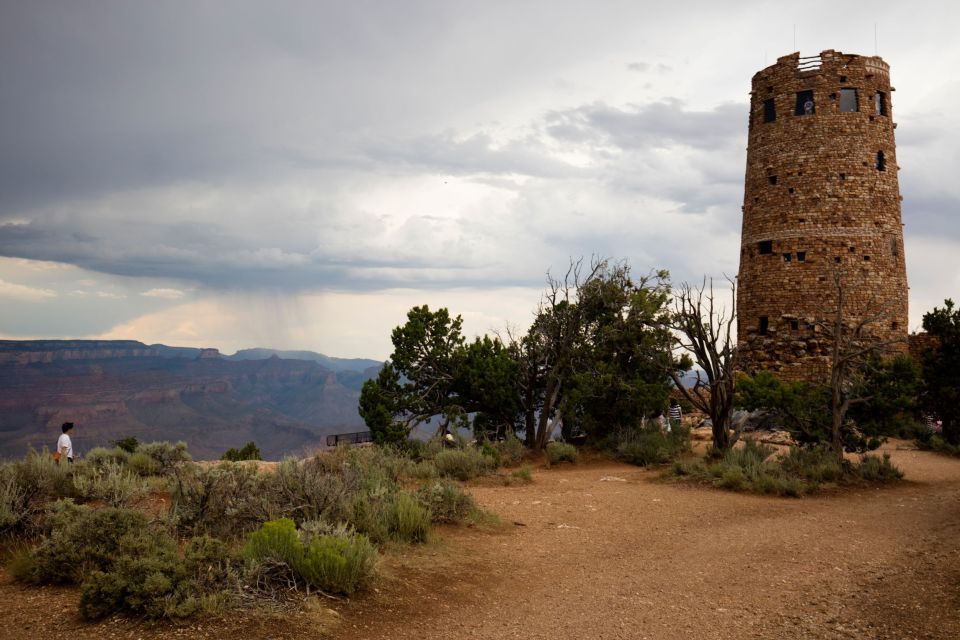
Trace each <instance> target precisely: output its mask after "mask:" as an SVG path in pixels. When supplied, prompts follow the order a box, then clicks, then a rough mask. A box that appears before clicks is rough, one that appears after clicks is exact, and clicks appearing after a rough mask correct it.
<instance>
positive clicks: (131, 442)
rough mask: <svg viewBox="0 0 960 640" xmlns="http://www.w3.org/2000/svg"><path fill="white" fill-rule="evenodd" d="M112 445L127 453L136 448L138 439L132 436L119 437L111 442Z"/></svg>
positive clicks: (138, 443)
mask: <svg viewBox="0 0 960 640" xmlns="http://www.w3.org/2000/svg"><path fill="white" fill-rule="evenodd" d="M110 444H112V445H113V446H115V447H117V448H119V449H123V450H124V451H126V452H127V453H133V452H134V451H136V450H137V447H139V446H140V441H139V440H137V439H136V438H135V437H133V436H127V437H125V438H119V439H117V440H114V441H113V442H111V443H110Z"/></svg>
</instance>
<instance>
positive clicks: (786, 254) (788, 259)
mask: <svg viewBox="0 0 960 640" xmlns="http://www.w3.org/2000/svg"><path fill="white" fill-rule="evenodd" d="M790 259H791V256H790V254H789V253H785V254H783V261H784V262H790Z"/></svg>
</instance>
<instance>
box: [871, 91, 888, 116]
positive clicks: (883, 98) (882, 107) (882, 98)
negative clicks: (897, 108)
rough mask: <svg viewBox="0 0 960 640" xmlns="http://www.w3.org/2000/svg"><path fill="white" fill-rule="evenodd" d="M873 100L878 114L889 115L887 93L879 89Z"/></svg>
mask: <svg viewBox="0 0 960 640" xmlns="http://www.w3.org/2000/svg"><path fill="white" fill-rule="evenodd" d="M873 102H874V107H875V110H876V112H877V115H878V116H885V115H887V94H885V93H884V92H883V91H877V92H876V93H875V94H874V96H873Z"/></svg>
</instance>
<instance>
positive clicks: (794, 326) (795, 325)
mask: <svg viewBox="0 0 960 640" xmlns="http://www.w3.org/2000/svg"><path fill="white" fill-rule="evenodd" d="M790 328H791V329H792V330H794V331H796V330H797V329H799V328H800V321H799V320H791V321H790Z"/></svg>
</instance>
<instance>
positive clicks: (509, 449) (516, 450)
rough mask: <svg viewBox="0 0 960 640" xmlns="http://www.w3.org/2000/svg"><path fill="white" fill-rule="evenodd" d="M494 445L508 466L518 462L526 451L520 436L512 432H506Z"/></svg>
mask: <svg viewBox="0 0 960 640" xmlns="http://www.w3.org/2000/svg"><path fill="white" fill-rule="evenodd" d="M496 447H497V451H499V452H500V458H501V459H502V460H503V464H505V465H508V466H509V465H514V464H517V463H519V462H520V461H521V460H522V459H523V455H524V454H525V453H526V451H527V449H526V447H524V446H523V442H522V441H521V440H520V438H518V437H517V436H516V435H515V434H513V433H508V434H507V437H506V438H504V439H503V440H501V441H500V442H498V443H497V444H496Z"/></svg>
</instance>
